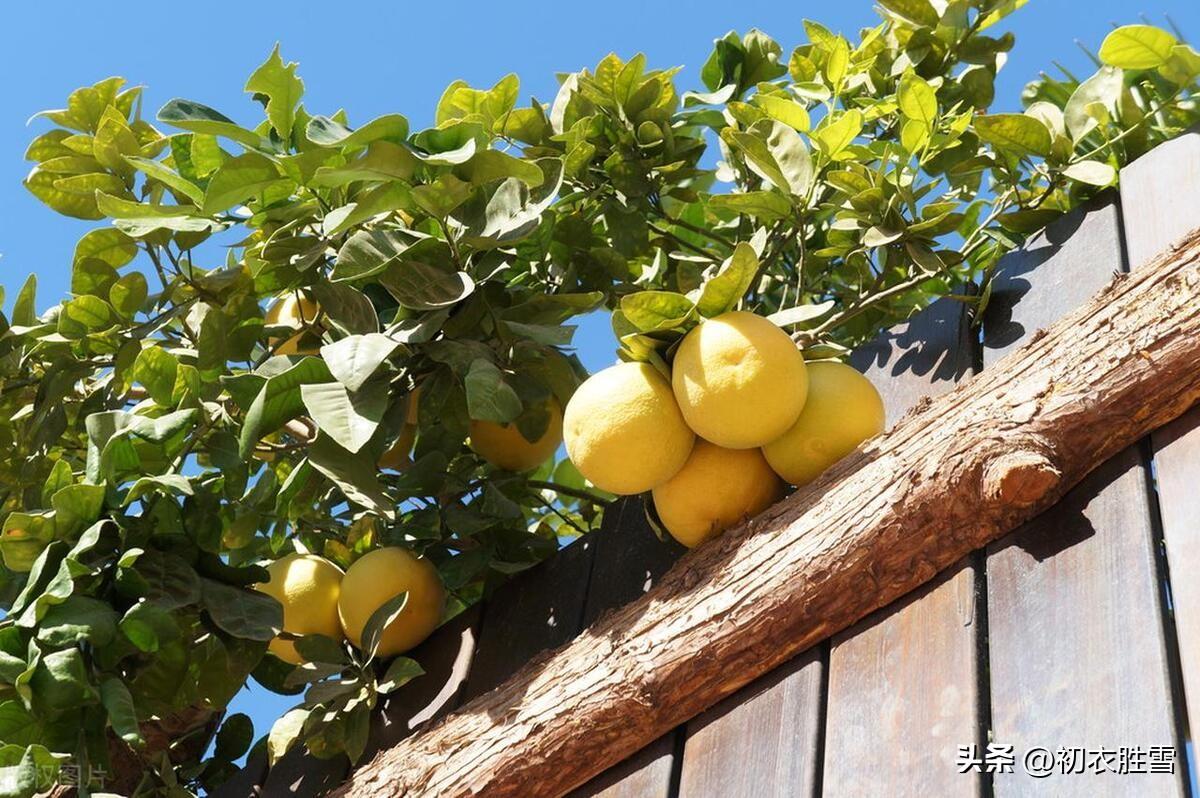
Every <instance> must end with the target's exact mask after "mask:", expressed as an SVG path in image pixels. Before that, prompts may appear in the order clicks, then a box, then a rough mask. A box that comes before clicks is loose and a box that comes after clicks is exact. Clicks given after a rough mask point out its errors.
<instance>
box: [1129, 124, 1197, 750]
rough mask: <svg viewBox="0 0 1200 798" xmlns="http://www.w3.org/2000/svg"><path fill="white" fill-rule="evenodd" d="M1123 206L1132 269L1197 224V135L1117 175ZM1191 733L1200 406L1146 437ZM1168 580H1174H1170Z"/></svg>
mask: <svg viewBox="0 0 1200 798" xmlns="http://www.w3.org/2000/svg"><path fill="white" fill-rule="evenodd" d="M1121 208H1122V218H1123V221H1124V225H1125V246H1126V251H1127V253H1128V257H1129V265H1130V267H1132V268H1134V269H1136V268H1138V267H1139V266H1142V265H1143V264H1145V263H1146V262H1148V261H1149V260H1150V259H1151V258H1153V257H1154V255H1155V254H1157V253H1158V252H1160V251H1161V250H1163V249H1165V248H1166V247H1168V246H1170V245H1171V244H1173V243H1175V242H1176V241H1178V240H1179V239H1180V238H1182V237H1183V236H1184V235H1185V234H1187V232H1188V231H1190V230H1191V229H1192V228H1194V227H1197V226H1200V132H1197V131H1193V132H1191V133H1188V134H1187V135H1184V136H1180V137H1179V138H1177V139H1175V140H1174V141H1170V142H1168V143H1166V144H1163V145H1161V146H1159V147H1157V148H1156V149H1155V150H1154V151H1153V152H1151V153H1149V154H1147V155H1145V156H1144V157H1142V158H1139V159H1138V160H1136V161H1134V162H1133V163H1132V164H1130V165H1129V166H1127V167H1125V168H1124V169H1123V170H1122V171H1121ZM1150 440H1151V445H1152V447H1153V451H1154V462H1155V465H1156V471H1157V476H1158V497H1159V501H1160V511H1161V516H1162V532H1163V541H1164V543H1165V548H1166V559H1167V568H1168V578H1169V579H1170V585H1171V598H1172V611H1173V617H1172V618H1171V620H1173V621H1174V623H1173V624H1170V623H1169V624H1168V627H1169V628H1170V627H1171V626H1173V627H1174V631H1175V634H1176V639H1177V640H1178V644H1179V663H1180V669H1181V671H1182V682H1183V690H1184V694H1185V696H1186V707H1187V712H1188V716H1189V719H1190V721H1191V722H1190V727H1191V729H1192V733H1193V736H1195V735H1196V734H1200V579H1197V578H1196V575H1197V574H1200V523H1198V522H1197V521H1196V519H1197V518H1200V491H1198V490H1196V486H1197V485H1200V408H1196V409H1194V410H1192V412H1191V413H1189V414H1187V415H1185V416H1184V417H1183V418H1180V419H1178V420H1176V421H1174V422H1172V423H1170V424H1168V425H1167V426H1165V427H1163V428H1162V429H1160V430H1158V431H1157V432H1155V433H1154V434H1153V435H1151V436H1150ZM1171 575H1174V578H1171Z"/></svg>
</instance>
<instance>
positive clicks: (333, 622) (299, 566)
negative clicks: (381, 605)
mask: <svg viewBox="0 0 1200 798" xmlns="http://www.w3.org/2000/svg"><path fill="white" fill-rule="evenodd" d="M267 573H268V574H270V575H271V578H270V579H269V580H268V581H266V582H262V583H260V584H258V585H256V586H255V587H256V588H257V589H258V590H260V591H262V592H263V593H266V594H267V595H268V596H271V597H272V598H274V599H275V600H276V601H278V602H279V603H280V604H282V605H283V631H285V632H290V633H291V634H294V635H312V634H319V635H325V636H326V637H330V638H333V639H334V640H341V639H342V625H341V623H340V622H339V621H338V592H339V589H340V587H341V582H342V569H341V568H338V567H337V566H336V565H334V564H333V563H331V562H330V561H329V560H327V559H325V558H324V557H318V556H317V555H315V554H289V555H287V556H286V557H280V558H279V559H278V560H276V561H275V562H273V563H271V564H270V565H268V566H267ZM268 648H269V649H270V651H271V653H273V654H274V655H275V656H277V657H279V658H280V659H282V660H284V661H285V662H290V663H292V664H293V665H299V664H300V663H301V662H303V661H304V658H303V657H302V656H300V652H299V651H297V650H296V645H295V643H293V642H292V641H291V640H284V639H283V638H281V637H277V638H275V639H274V640H272V641H271V643H270V645H269V646H268Z"/></svg>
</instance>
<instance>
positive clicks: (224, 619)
mask: <svg viewBox="0 0 1200 798" xmlns="http://www.w3.org/2000/svg"><path fill="white" fill-rule="evenodd" d="M200 583H201V588H200V592H201V595H202V598H203V601H204V609H205V610H207V611H208V614H209V617H211V618H212V620H213V623H215V624H216V625H217V626H218V627H220V628H221V629H222V630H223V631H225V632H227V633H229V634H231V635H233V636H234V637H239V638H242V639H243V640H260V641H264V642H265V641H269V640H271V639H272V638H274V637H275V635H277V634H279V633H280V632H281V631H282V630H283V607H282V606H281V605H280V603H279V602H278V601H276V600H275V599H273V598H271V597H270V596H268V595H267V594H265V593H262V592H260V591H257V590H248V589H246V588H239V587H234V586H232V585H226V584H223V583H221V582H217V581H215V580H213V579H201V580H200Z"/></svg>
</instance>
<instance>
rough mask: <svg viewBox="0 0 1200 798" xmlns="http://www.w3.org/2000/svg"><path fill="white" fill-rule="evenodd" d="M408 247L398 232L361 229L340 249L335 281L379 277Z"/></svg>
mask: <svg viewBox="0 0 1200 798" xmlns="http://www.w3.org/2000/svg"><path fill="white" fill-rule="evenodd" d="M409 245H410V241H409V239H408V238H407V237H406V236H404V235H403V234H401V233H400V232H399V231H396V230H384V229H366V230H359V231H357V232H356V233H355V234H354V235H352V236H350V238H348V239H347V240H346V243H345V244H343V245H342V248H341V249H339V250H338V254H337V260H336V261H335V263H334V267H333V275H332V279H334V280H358V279H362V278H364V277H372V276H374V275H376V274H379V273H380V272H381V271H383V270H384V269H386V268H387V267H388V265H389V263H390V262H391V261H392V259H393V258H395V257H396V256H398V255H400V254H401V253H402V252H404V251H405V250H406V249H408V247H409Z"/></svg>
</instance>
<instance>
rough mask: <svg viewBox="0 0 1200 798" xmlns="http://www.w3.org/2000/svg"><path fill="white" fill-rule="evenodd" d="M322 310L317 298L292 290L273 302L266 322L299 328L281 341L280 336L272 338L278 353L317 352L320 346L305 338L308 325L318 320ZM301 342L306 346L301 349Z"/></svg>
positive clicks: (271, 324) (305, 353) (268, 310)
mask: <svg viewBox="0 0 1200 798" xmlns="http://www.w3.org/2000/svg"><path fill="white" fill-rule="evenodd" d="M320 312H321V306H320V305H318V304H317V303H316V301H315V300H312V299H309V298H308V296H307V295H306V294H303V293H300V294H298V293H297V292H294V291H293V292H292V293H289V294H286V295H284V296H282V297H280V298H279V299H277V300H275V301H274V302H273V303H271V306H270V307H269V308H267V315H266V318H265V320H264V321H265V322H266V324H267V325H268V326H271V327H276V326H278V327H291V328H292V329H294V330H299V332H297V333H296V334H295V335H293V336H291V337H290V338H287V339H286V340H284V341H282V342H281V341H280V340H279V339H278V338H272V339H271V341H270V343H271V347H272V348H273V349H274V351H275V354H277V355H295V354H301V355H311V354H316V353H317V352H318V351H319V349H320V347H319V346H316V345H314V343H315V342H313V341H305V340H303V339H304V338H305V336H306V333H307V332H308V331H307V329H306V328H307V326H308V325H310V324H312V323H313V322H314V321H316V318H317V315H318V314H319V313H320ZM301 343H303V344H304V348H303V349H301Z"/></svg>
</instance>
